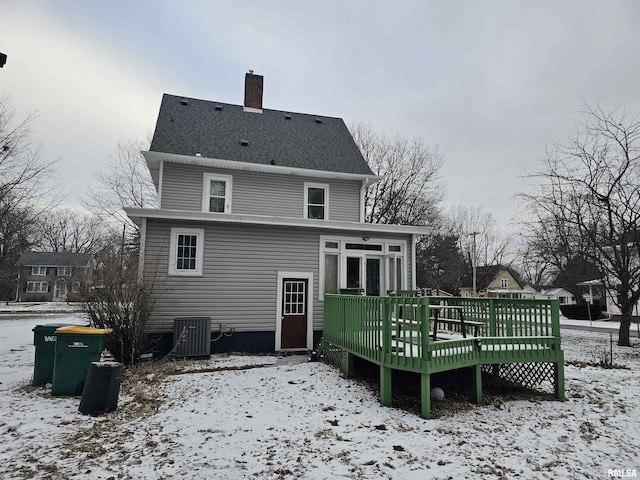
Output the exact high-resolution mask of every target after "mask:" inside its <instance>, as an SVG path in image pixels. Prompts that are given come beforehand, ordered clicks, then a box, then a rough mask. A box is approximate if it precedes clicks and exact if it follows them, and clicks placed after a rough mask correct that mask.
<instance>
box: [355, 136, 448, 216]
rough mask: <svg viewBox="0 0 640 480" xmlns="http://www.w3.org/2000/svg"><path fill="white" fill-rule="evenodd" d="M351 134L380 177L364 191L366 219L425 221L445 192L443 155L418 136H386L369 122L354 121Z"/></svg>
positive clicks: (436, 213) (434, 213) (435, 208)
mask: <svg viewBox="0 0 640 480" xmlns="http://www.w3.org/2000/svg"><path fill="white" fill-rule="evenodd" d="M350 130H351V134H352V135H353V138H354V140H355V142H356V144H357V145H358V147H359V148H360V151H361V152H362V155H363V157H364V159H365V160H366V161H367V163H368V164H369V167H370V168H371V170H372V171H373V173H374V174H376V175H379V176H382V177H383V179H382V180H380V181H379V182H377V183H374V184H373V185H372V186H371V187H370V188H369V189H368V190H367V191H366V193H365V221H366V222H368V223H390V224H404V225H426V224H429V223H432V222H433V220H434V219H435V218H437V216H438V206H439V204H440V202H441V200H442V198H443V196H444V182H443V180H442V177H441V169H442V163H443V159H442V156H441V155H440V153H439V152H438V149H437V148H432V147H430V146H429V145H426V144H425V143H423V142H422V140H420V139H418V138H413V139H407V138H404V137H402V136H400V135H396V136H395V137H393V138H388V137H386V136H385V135H383V134H379V133H376V132H374V131H373V129H372V128H371V126H370V125H363V124H358V125H353V126H351V128H350Z"/></svg>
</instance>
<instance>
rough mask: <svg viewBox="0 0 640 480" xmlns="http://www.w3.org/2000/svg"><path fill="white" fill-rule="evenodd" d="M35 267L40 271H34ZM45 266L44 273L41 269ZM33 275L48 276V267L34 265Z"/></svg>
mask: <svg viewBox="0 0 640 480" xmlns="http://www.w3.org/2000/svg"><path fill="white" fill-rule="evenodd" d="M34 268H37V269H38V273H34V270H33V269H34ZM43 268H44V273H40V272H41V270H42V269H43ZM31 275H32V276H34V277H46V276H47V267H45V266H42V265H32V266H31Z"/></svg>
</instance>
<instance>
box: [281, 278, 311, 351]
mask: <svg viewBox="0 0 640 480" xmlns="http://www.w3.org/2000/svg"><path fill="white" fill-rule="evenodd" d="M285 278H300V279H304V280H307V281H308V287H307V292H306V295H307V305H306V308H307V346H306V348H287V349H286V350H287V351H294V350H312V349H313V272H286V271H278V284H277V285H278V290H277V291H278V293H277V295H276V302H277V303H276V348H275V350H276V351H281V350H283V348H282V295H283V291H282V282H283V280H284V279H285Z"/></svg>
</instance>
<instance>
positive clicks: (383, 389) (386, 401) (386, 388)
mask: <svg viewBox="0 0 640 480" xmlns="http://www.w3.org/2000/svg"><path fill="white" fill-rule="evenodd" d="M380 403H382V405H384V406H385V407H390V406H391V369H390V368H389V367H383V366H382V365H381V366H380Z"/></svg>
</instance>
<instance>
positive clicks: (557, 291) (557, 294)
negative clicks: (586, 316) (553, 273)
mask: <svg viewBox="0 0 640 480" xmlns="http://www.w3.org/2000/svg"><path fill="white" fill-rule="evenodd" d="M535 298H539V299H541V300H542V299H547V300H559V301H560V305H575V304H576V298H575V296H574V295H573V293H571V292H570V291H569V290H566V289H564V288H562V287H545V288H543V289H542V290H540V293H539V294H538V295H537V296H536V297H535Z"/></svg>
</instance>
